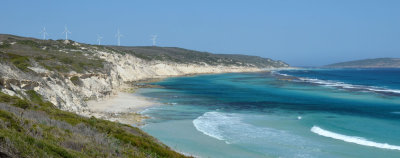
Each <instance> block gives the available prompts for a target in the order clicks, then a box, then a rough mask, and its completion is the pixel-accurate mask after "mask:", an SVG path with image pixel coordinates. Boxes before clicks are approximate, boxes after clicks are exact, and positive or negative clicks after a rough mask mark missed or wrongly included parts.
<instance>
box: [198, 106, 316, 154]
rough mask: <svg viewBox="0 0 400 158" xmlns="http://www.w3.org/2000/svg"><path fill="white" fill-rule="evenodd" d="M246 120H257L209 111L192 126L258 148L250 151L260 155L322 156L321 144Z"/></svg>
mask: <svg viewBox="0 0 400 158" xmlns="http://www.w3.org/2000/svg"><path fill="white" fill-rule="evenodd" d="M247 117H252V118H254V116H249V115H246V114H235V113H223V112H216V111H213V112H206V113H204V114H203V115H202V116H199V117H198V118H196V119H195V120H193V125H194V127H195V128H196V129H197V130H198V131H200V132H201V133H203V134H205V135H207V136H210V137H212V138H215V139H218V140H222V141H225V143H227V144H252V145H256V146H258V148H257V149H254V148H252V149H251V150H257V151H259V152H266V153H269V154H274V153H275V154H277V155H279V156H281V157H301V155H303V156H305V157H309V158H310V157H315V156H316V157H318V156H317V155H318V154H320V150H319V145H318V144H316V143H315V142H312V141H310V140H307V139H306V138H304V137H301V136H299V135H296V134H293V133H290V132H288V131H284V130H278V129H274V128H267V127H260V126H255V125H252V124H249V123H247V122H245V121H244V118H247ZM262 119H267V118H264V117H262ZM293 142H296V143H293ZM282 147H284V148H282ZM283 151H284V152H283Z"/></svg>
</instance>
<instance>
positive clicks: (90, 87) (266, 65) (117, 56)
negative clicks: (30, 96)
mask: <svg viewBox="0 0 400 158" xmlns="http://www.w3.org/2000/svg"><path fill="white" fill-rule="evenodd" d="M0 57H1V62H0V67H1V69H0V88H1V91H2V92H3V93H5V94H8V95H11V96H18V97H20V98H24V97H26V96H27V94H26V93H25V91H27V90H34V91H35V92H37V93H38V94H40V95H41V96H43V98H44V100H47V101H50V102H51V103H53V104H54V105H56V106H57V107H58V108H60V109H62V110H66V111H72V112H76V113H80V114H87V113H88V112H89V111H88V109H87V103H86V101H87V100H99V99H102V98H105V97H108V96H110V95H113V94H115V93H116V92H118V91H121V90H123V89H126V88H129V87H130V86H132V82H135V81H140V80H146V79H150V78H164V77H168V76H179V75H188V74H202V73H226V72H254V71H263V70H269V69H276V68H284V67H288V65H287V64H286V63H284V62H281V61H274V60H271V59H266V58H260V57H254V56H245V55H221V54H211V53H206V52H197V51H192V50H186V49H181V48H172V47H116V46H97V45H88V44H82V43H77V42H74V41H64V40H57V41H54V40H38V39H33V38H24V37H18V36H12V35H0Z"/></svg>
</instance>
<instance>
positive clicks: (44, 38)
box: [39, 27, 49, 40]
mask: <svg viewBox="0 0 400 158" xmlns="http://www.w3.org/2000/svg"><path fill="white" fill-rule="evenodd" d="M39 33H40V34H42V35H43V40H46V35H47V36H48V35H49V34H48V33H47V32H46V27H43V30H42V31H40V32H39Z"/></svg>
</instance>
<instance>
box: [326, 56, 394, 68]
mask: <svg viewBox="0 0 400 158" xmlns="http://www.w3.org/2000/svg"><path fill="white" fill-rule="evenodd" d="M324 67H327V68H400V58H375V59H364V60H354V61H347V62H340V63H335V64H330V65H326V66H324Z"/></svg>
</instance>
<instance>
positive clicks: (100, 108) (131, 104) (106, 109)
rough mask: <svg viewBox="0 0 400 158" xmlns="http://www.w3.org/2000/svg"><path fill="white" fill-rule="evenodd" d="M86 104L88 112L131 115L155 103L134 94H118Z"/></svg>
mask: <svg viewBox="0 0 400 158" xmlns="http://www.w3.org/2000/svg"><path fill="white" fill-rule="evenodd" d="M87 104H88V108H89V109H90V111H92V112H95V113H132V112H138V111H140V110H143V109H144V108H146V107H149V106H152V105H156V104H157V103H156V102H153V101H150V100H149V99H147V98H145V97H143V96H139V95H137V94H134V93H122V92H120V93H118V95H115V96H112V97H110V98H107V99H104V100H101V101H88V102H87Z"/></svg>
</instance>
